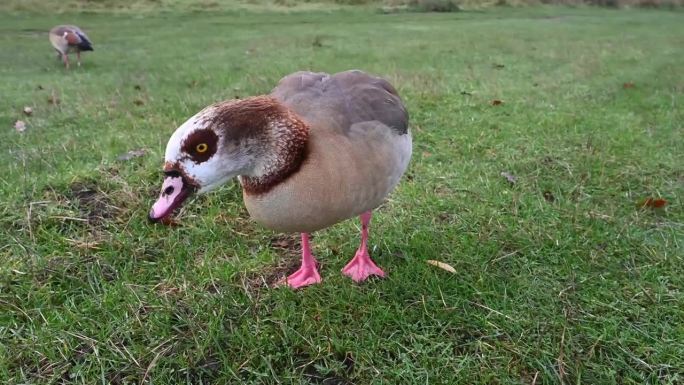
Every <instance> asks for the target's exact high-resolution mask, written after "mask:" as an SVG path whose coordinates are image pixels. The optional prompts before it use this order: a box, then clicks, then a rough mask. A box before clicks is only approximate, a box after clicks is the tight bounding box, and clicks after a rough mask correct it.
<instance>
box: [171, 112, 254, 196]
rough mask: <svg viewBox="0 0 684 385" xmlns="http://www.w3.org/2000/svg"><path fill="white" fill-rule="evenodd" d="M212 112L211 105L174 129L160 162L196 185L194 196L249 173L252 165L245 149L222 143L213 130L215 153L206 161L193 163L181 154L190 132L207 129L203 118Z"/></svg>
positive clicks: (252, 161)
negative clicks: (175, 165) (172, 165)
mask: <svg viewBox="0 0 684 385" xmlns="http://www.w3.org/2000/svg"><path fill="white" fill-rule="evenodd" d="M214 110H215V107H214V106H210V107H207V108H205V109H204V110H202V111H200V112H199V113H197V114H196V115H195V116H193V117H192V118H190V119H188V120H187V121H186V122H185V123H183V124H182V125H181V126H180V127H178V129H176V131H175V132H174V133H173V135H171V138H170V139H169V142H168V144H167V145H166V154H165V156H164V160H165V161H166V162H170V163H178V164H180V165H181V167H182V169H183V171H185V173H186V175H187V176H188V177H189V178H192V179H193V180H194V181H195V182H197V183H198V184H199V190H198V191H197V192H198V193H204V192H207V191H210V190H212V189H214V188H216V187H218V186H220V185H222V184H223V183H225V182H227V181H228V180H229V179H231V178H233V177H235V176H237V175H241V174H249V173H250V171H251V169H252V168H253V164H254V160H253V157H252V156H251V155H250V154H249V153H248V152H247V151H246V147H245V146H237V145H234V144H225V143H222V142H223V138H222V136H221V133H220V132H218V131H216V130H214V132H215V133H216V135H217V136H218V138H219V139H218V144H217V150H216V153H215V154H214V155H212V156H211V158H209V159H208V160H206V161H204V162H201V163H196V162H195V161H193V160H192V159H191V158H190V157H189V156H188V154H186V153H185V152H183V151H182V149H181V147H182V145H183V142H184V141H185V140H186V139H187V138H188V137H189V136H190V135H191V134H192V133H193V132H195V131H197V130H203V129H207V128H210V127H208V126H207V125H206V124H207V123H205V121H206V119H205V117H207V116H209V115H211V114H212V113H213V112H214Z"/></svg>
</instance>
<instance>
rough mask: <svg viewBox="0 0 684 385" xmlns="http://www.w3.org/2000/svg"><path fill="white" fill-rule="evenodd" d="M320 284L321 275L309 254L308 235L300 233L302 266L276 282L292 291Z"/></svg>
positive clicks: (314, 260)
mask: <svg viewBox="0 0 684 385" xmlns="http://www.w3.org/2000/svg"><path fill="white" fill-rule="evenodd" d="M320 282H321V275H320V274H318V270H317V269H316V259H315V258H314V257H313V255H312V254H311V246H310V245H309V234H306V233H302V266H301V267H300V268H299V270H297V271H295V272H294V273H292V274H291V275H289V276H288V277H286V278H283V279H282V280H280V281H279V282H278V284H277V285H278V286H281V285H288V286H290V287H291V288H293V289H299V288H301V287H305V286H309V285H313V284H316V283H320Z"/></svg>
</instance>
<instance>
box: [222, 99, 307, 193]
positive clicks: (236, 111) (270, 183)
mask: <svg viewBox="0 0 684 385" xmlns="http://www.w3.org/2000/svg"><path fill="white" fill-rule="evenodd" d="M218 108H219V111H217V114H216V115H217V117H214V118H213V119H212V120H214V119H216V123H217V124H219V125H221V123H219V122H223V124H225V126H224V127H225V128H224V134H225V135H226V138H227V139H228V140H233V141H242V140H243V139H246V138H255V137H258V138H259V139H260V140H259V142H262V143H263V146H264V148H263V151H260V152H261V156H262V158H261V161H260V165H259V167H258V170H257V172H258V174H256V175H250V176H247V175H243V176H241V177H240V182H241V184H242V189H243V191H244V192H245V194H250V195H258V194H264V193H267V192H269V191H270V190H271V189H273V188H274V187H275V186H277V185H279V184H280V183H283V182H284V181H285V180H287V179H288V178H289V177H290V176H292V175H293V174H294V173H296V172H297V171H299V169H300V167H301V165H302V163H303V162H304V160H305V159H306V153H307V151H306V148H307V141H308V138H309V127H308V126H307V125H306V123H304V122H303V121H302V120H301V119H300V118H299V117H298V116H297V115H296V114H295V113H294V112H292V111H290V110H289V109H288V108H286V107H285V106H283V105H282V104H280V103H279V102H278V101H277V100H275V99H273V98H271V97H268V96H258V97H255V98H250V99H245V100H240V101H231V102H227V103H226V104H225V105H223V106H220V107H218ZM218 116H220V118H218ZM219 119H220V120H219Z"/></svg>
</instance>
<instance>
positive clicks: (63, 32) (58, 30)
mask: <svg viewBox="0 0 684 385" xmlns="http://www.w3.org/2000/svg"><path fill="white" fill-rule="evenodd" d="M50 43H52V46H53V47H55V50H57V52H58V53H59V55H60V57H61V58H62V61H64V66H65V67H66V68H67V69H68V68H69V58H68V57H67V54H69V53H70V52H76V57H77V58H78V65H79V67H80V66H81V51H92V50H93V46H92V43H91V42H90V39H88V36H87V35H86V34H85V32H83V31H81V29H80V28H78V27H77V26H75V25H58V26H56V27H54V28H52V29H51V30H50Z"/></svg>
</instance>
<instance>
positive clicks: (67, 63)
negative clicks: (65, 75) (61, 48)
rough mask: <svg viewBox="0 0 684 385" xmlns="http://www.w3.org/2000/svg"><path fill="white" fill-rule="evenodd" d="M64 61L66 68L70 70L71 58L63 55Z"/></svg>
mask: <svg viewBox="0 0 684 385" xmlns="http://www.w3.org/2000/svg"><path fill="white" fill-rule="evenodd" d="M62 61H64V67H66V69H69V57H68V56H67V55H66V54H65V53H63V54H62Z"/></svg>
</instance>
